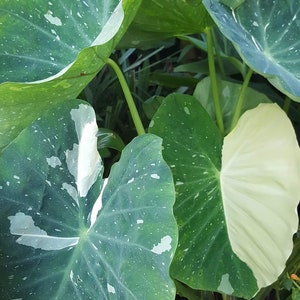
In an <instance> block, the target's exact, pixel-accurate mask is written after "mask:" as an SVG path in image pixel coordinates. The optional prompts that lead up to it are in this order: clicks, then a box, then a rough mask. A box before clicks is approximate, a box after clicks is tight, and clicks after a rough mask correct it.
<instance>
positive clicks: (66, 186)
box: [62, 182, 79, 205]
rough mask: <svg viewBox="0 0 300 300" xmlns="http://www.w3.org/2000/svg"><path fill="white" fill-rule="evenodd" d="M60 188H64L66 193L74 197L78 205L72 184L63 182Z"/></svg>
mask: <svg viewBox="0 0 300 300" xmlns="http://www.w3.org/2000/svg"><path fill="white" fill-rule="evenodd" d="M62 190H66V191H67V193H68V194H69V195H70V196H71V197H72V198H73V199H74V201H75V202H76V204H77V205H79V202H78V193H77V190H76V189H75V188H74V186H73V185H71V184H69V183H66V182H64V183H63V184H62Z"/></svg>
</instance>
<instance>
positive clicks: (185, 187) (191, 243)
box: [150, 94, 257, 297]
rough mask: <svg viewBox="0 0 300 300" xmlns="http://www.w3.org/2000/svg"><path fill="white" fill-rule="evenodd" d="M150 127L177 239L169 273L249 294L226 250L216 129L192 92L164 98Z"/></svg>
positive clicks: (246, 277)
mask: <svg viewBox="0 0 300 300" xmlns="http://www.w3.org/2000/svg"><path fill="white" fill-rule="evenodd" d="M150 131H151V132H153V133H155V134H157V135H158V136H161V137H162V138H163V141H164V144H163V146H164V151H163V155H164V158H165V159H166V161H167V162H168V164H169V165H170V166H171V168H172V172H173V177H174V183H175V188H176V192H177V198H176V202H175V206H174V213H175V216H176V219H177V222H178V226H179V242H178V248H177V251H176V254H175V258H174V261H173V263H172V266H171V274H172V276H174V278H175V279H177V280H179V281H182V282H184V283H185V284H188V285H189V286H190V287H192V288H194V289H202V290H213V291H219V292H223V293H226V294H232V295H239V296H244V297H250V295H253V293H254V292H255V290H256V289H257V286H256V284H255V279H254V277H253V275H252V272H251V270H250V269H249V268H248V267H247V266H246V264H245V263H243V262H242V261H241V260H240V259H239V258H238V257H237V256H236V255H235V254H234V253H233V251H232V249H231V246H230V241H229V237H228V233H227V227H226V222H225V216H224V208H223V204H222V194H221V189H220V171H221V151H222V144H223V140H222V137H221V134H220V132H219V130H218V129H217V127H216V125H215V124H214V122H213V121H212V120H211V119H210V117H209V116H208V114H207V112H206V111H205V110H204V108H203V107H202V106H201V105H200V103H199V102H198V101H197V100H196V99H195V98H193V97H192V96H186V95H179V94H174V95H170V96H168V97H167V98H166V99H165V100H164V102H163V104H162V105H161V106H160V108H159V110H158V112H157V113H156V115H155V116H154V118H153V123H152V127H151V128H150Z"/></svg>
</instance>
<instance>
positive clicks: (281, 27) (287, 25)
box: [203, 0, 300, 101]
mask: <svg viewBox="0 0 300 300" xmlns="http://www.w3.org/2000/svg"><path fill="white" fill-rule="evenodd" d="M221 2H223V3H226V5H225V4H222V3H221ZM230 3H232V5H231V4H230ZM203 4H204V5H205V7H206V9H207V10H208V12H209V13H210V15H211V17H212V18H213V19H214V20H215V22H216V23H217V25H218V27H219V29H220V30H221V32H222V33H223V34H224V35H225V36H226V37H227V38H228V39H229V40H231V41H232V42H233V43H234V45H235V46H236V49H237V50H238V52H239V53H240V55H241V56H242V58H243V59H244V60H245V61H246V62H247V63H248V64H249V65H250V67H251V68H253V69H254V70H255V71H256V72H258V73H260V74H262V75H263V76H265V77H266V78H267V79H268V80H269V81H270V82H271V83H272V84H273V85H274V86H275V87H276V88H278V89H279V90H280V91H281V92H283V93H285V94H287V95H289V96H290V97H291V98H293V99H294V100H296V101H300V100H299V99H300V88H299V86H300V84H299V83H300V72H299V70H300V68H299V66H300V59H299V58H300V42H299V41H300V30H299V28H300V24H299V21H298V19H299V13H300V10H299V5H300V2H299V0H292V1H287V2H284V1H280V0H274V1H271V2H269V1H263V0H259V1H238V3H237V4H236V1H212V0H203ZM235 5H237V7H235Z"/></svg>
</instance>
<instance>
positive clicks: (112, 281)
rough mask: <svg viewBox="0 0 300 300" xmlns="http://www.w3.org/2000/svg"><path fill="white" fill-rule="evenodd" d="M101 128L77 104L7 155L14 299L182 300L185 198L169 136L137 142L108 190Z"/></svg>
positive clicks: (7, 287)
mask: <svg viewBox="0 0 300 300" xmlns="http://www.w3.org/2000/svg"><path fill="white" fill-rule="evenodd" d="M97 130H98V129H97V125H96V118H95V114H94V111H93V109H92V108H91V107H90V106H89V105H87V104H86V103H85V102H83V101H78V100H73V101H68V102H65V103H64V104H62V105H60V106H58V107H57V108H55V109H53V110H50V111H48V112H47V113H46V114H45V115H43V116H41V117H39V118H38V119H37V120H36V121H34V122H33V123H32V125H31V126H30V127H28V128H26V129H24V130H23V131H22V132H21V133H20V135H19V136H18V137H17V138H16V139H15V140H14V141H13V142H11V143H10V145H9V146H7V147H6V148H5V150H3V152H2V155H1V157H0V169H1V175H0V205H1V211H0V223H1V224H0V245H1V248H0V258H1V264H0V268H1V283H0V294H1V296H2V297H4V298H5V299H16V298H30V299H41V298H49V299H77V298H78V299H83V298H84V299H88V298H89V299H102V298H103V299H108V298H115V299H153V295H156V297H157V298H160V299H174V297H175V287H174V284H173V282H172V280H171V279H170V277H169V276H168V272H169V266H170V263H171V259H172V257H173V255H174V252H175V248H176V244H177V225H176V222H175V219H174V216H173V210H172V206H173V203H174V198H175V195H174V186H173V181H172V175H171V172H170V169H169V167H168V166H167V164H166V163H165V162H164V160H163V159H162V155H161V139H160V138H158V137H156V136H154V135H150V134H146V135H143V136H140V137H138V138H136V139H134V140H133V141H132V142H131V143H130V144H129V145H127V146H126V147H125V149H124V151H123V153H122V156H121V159H120V161H119V162H118V163H117V164H116V165H114V166H113V168H112V170H111V173H110V177H109V179H107V180H105V184H103V180H102V162H101V159H100V157H99V155H98V152H97V138H96V135H97ZM102 185H103V187H102V188H101V186H102ZM104 186H105V188H104ZM100 190H101V192H100Z"/></svg>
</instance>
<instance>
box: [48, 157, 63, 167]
mask: <svg viewBox="0 0 300 300" xmlns="http://www.w3.org/2000/svg"><path fill="white" fill-rule="evenodd" d="M46 160H47V164H48V165H49V166H50V167H51V168H56V167H60V166H61V161H60V159H59V158H58V157H56V156H51V157H49V158H46Z"/></svg>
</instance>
